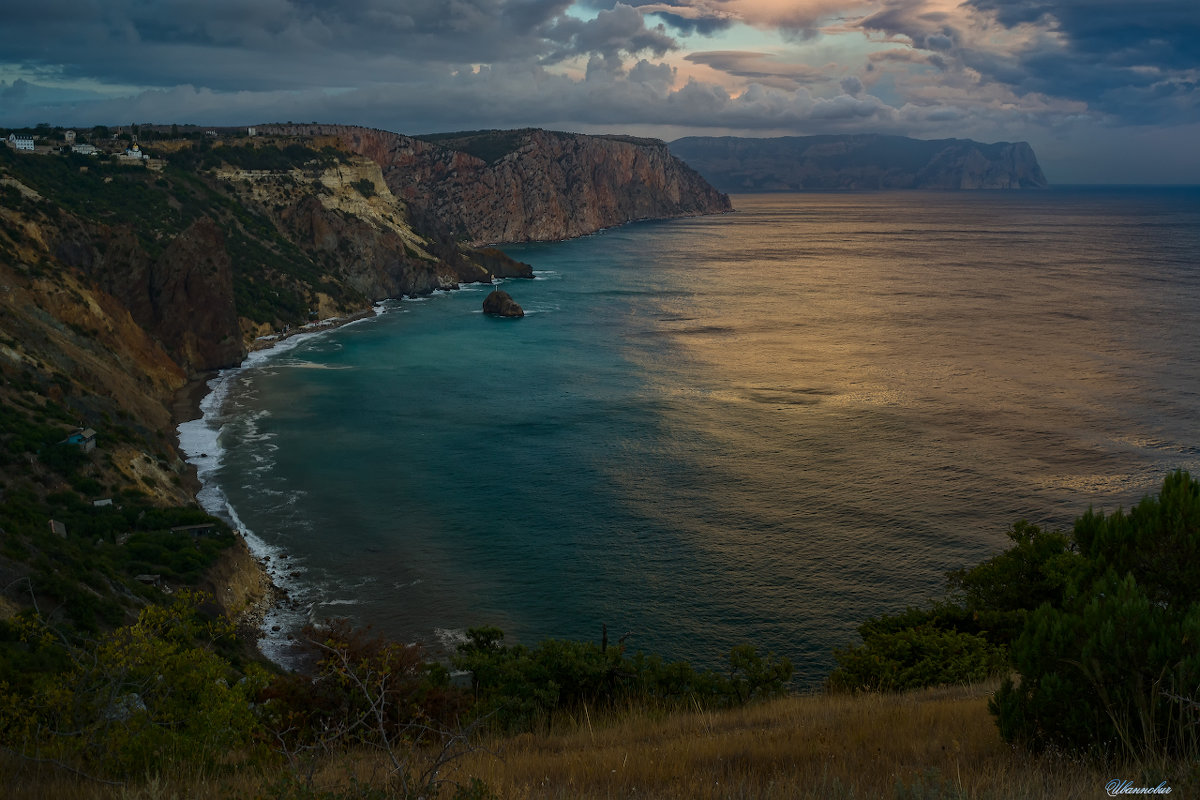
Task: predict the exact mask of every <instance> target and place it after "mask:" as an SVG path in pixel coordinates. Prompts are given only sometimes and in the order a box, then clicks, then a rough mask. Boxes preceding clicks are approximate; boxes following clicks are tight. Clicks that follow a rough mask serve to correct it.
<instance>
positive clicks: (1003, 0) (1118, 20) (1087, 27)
mask: <svg viewBox="0 0 1200 800" xmlns="http://www.w3.org/2000/svg"><path fill="white" fill-rule="evenodd" d="M970 5H972V6H974V7H975V8H978V9H980V10H981V11H990V12H993V13H994V14H995V15H996V19H997V20H998V21H999V22H1000V23H1001V24H1003V25H1006V26H1008V27H1013V26H1016V25H1019V24H1021V23H1040V24H1050V25H1053V27H1054V28H1055V29H1057V30H1058V31H1060V32H1061V33H1062V34H1063V35H1064V36H1065V37H1066V38H1067V40H1068V41H1069V42H1070V46H1071V50H1072V52H1074V53H1076V54H1078V55H1081V56H1087V57H1091V58H1098V59H1100V60H1101V61H1102V62H1103V63H1106V64H1113V65H1121V66H1129V67H1141V66H1147V65H1154V66H1157V67H1160V68H1164V69H1194V68H1196V67H1197V66H1200V5H1198V4H1197V3H1196V2H1195V0H1149V1H1148V2H1142V3H1129V2H1115V1H1114V0H1038V1H1036V2H1034V1H1033V0H970Z"/></svg>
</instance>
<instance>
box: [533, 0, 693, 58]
mask: <svg viewBox="0 0 1200 800" xmlns="http://www.w3.org/2000/svg"><path fill="white" fill-rule="evenodd" d="M544 33H545V36H546V38H547V39H549V40H551V41H554V42H556V43H557V44H558V45H559V49H557V50H555V51H554V52H552V53H549V54H547V55H546V56H545V57H544V58H543V59H542V60H543V62H544V63H555V62H557V61H562V60H563V59H566V58H570V57H572V56H576V55H586V54H589V53H597V54H600V55H602V56H607V57H610V58H611V57H615V56H616V55H617V54H619V53H628V54H629V55H636V54H638V53H644V52H649V53H652V54H654V55H657V56H662V55H663V54H664V53H667V52H668V51H671V50H677V49H678V48H679V44H678V43H677V42H676V41H675V40H674V39H672V38H671V37H670V36H668V35H667V34H666V32H665V31H664V30H663V29H662V27H661V26H660V27H659V28H657V29H648V28H646V22H645V19H644V18H643V17H642V15H641V14H640V13H638V12H637V11H636V10H635V9H634V8H633V7H631V6H627V5H625V4H624V3H617V4H616V5H615V6H613V8H612V9H611V10H608V11H601V12H600V13H599V14H597V15H596V17H595V18H594V19H591V20H586V21H585V20H580V19H578V18H576V17H572V16H565V15H564V16H560V17H558V18H556V19H555V21H554V23H553V24H552V25H550V26H548V27H546V28H545V29H544Z"/></svg>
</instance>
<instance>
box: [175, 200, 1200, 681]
mask: <svg viewBox="0 0 1200 800" xmlns="http://www.w3.org/2000/svg"><path fill="white" fill-rule="evenodd" d="M733 205H734V208H735V211H734V212H733V213H728V214H721V215H715V216H705V217H695V218H688V219H678V220H669V221H653V222H639V223H634V224H630V225H626V226H622V227H619V228H613V229H608V230H604V231H600V232H598V233H596V234H594V235H591V236H586V237H583V238H580V239H575V240H571V241H563V242H549V243H535V244H523V245H519V246H509V247H507V248H505V249H506V251H507V252H508V253H509V254H510V255H512V256H513V257H515V258H517V259H520V260H523V261H526V262H528V263H530V264H532V265H533V268H534V274H535V277H534V279H532V280H521V279H511V280H505V281H498V282H497V283H498V285H499V287H500V288H503V289H504V290H505V291H507V292H509V293H510V294H511V295H512V296H513V298H514V299H515V300H516V301H517V302H518V303H519V304H520V305H522V306H523V307H524V309H525V317H524V318H522V319H496V318H492V317H488V316H485V315H484V314H483V313H482V310H481V305H482V301H483V298H484V297H485V296H486V293H487V292H490V291H491V290H492V289H493V288H496V287H493V286H486V285H485V286H480V285H474V286H464V287H463V288H462V289H460V290H458V291H450V292H438V293H435V294H434V295H433V296H429V297H422V298H414V299H406V300H399V301H387V302H385V303H382V304H380V305H379V306H378V307H377V309H376V310H377V312H378V313H377V314H376V315H375V316H374V317H371V318H369V319H367V320H365V321H362V322H358V323H355V324H351V325H347V326H345V327H340V328H338V329H336V330H332V331H327V332H314V333H311V334H303V335H299V336H293V337H291V338H289V339H287V340H285V341H284V342H283V343H281V344H280V345H279V346H277V347H275V348H273V349H270V350H266V351H262V352H258V353H255V354H254V355H253V356H252V357H251V358H250V359H248V360H247V362H246V363H245V364H244V365H243V366H242V367H241V368H239V369H236V370H228V371H226V372H224V373H222V374H221V375H220V376H218V377H217V378H215V379H214V380H213V381H212V382H211V384H210V387H211V392H210V394H209V395H208V397H207V398H206V399H205V401H204V407H203V410H204V417H203V418H202V419H200V420H197V421H195V422H191V423H187V424H185V425H183V426H181V428H180V436H181V440H182V444H183V446H184V448H185V449H186V450H187V451H188V453H189V454H190V458H191V460H192V462H193V463H194V464H196V466H197V468H198V471H199V474H200V477H201V478H202V480H203V482H204V490H203V491H202V493H201V498H200V499H201V502H202V503H203V505H204V506H205V507H206V508H207V509H208V510H210V511H211V512H212V513H215V514H217V515H219V516H221V517H223V518H225V519H226V520H228V521H229V522H230V523H231V524H233V525H235V526H236V527H237V528H238V529H240V530H242V531H243V533H244V534H245V536H246V537H247V540H248V541H249V542H250V543H251V545H252V546H253V548H254V549H255V550H256V552H257V553H258V554H259V555H260V556H262V557H265V558H267V559H269V561H268V563H269V565H270V567H269V568H270V570H271V572H272V574H273V576H274V578H275V580H276V582H277V583H278V584H279V585H280V586H282V587H283V588H285V589H286V591H287V592H288V597H289V599H288V600H287V601H286V602H285V603H283V604H281V605H280V606H279V607H278V608H277V609H276V610H275V611H274V612H272V613H271V615H269V617H268V619H267V621H266V623H265V625H264V634H265V636H264V639H263V640H262V647H263V649H264V651H265V652H266V653H267V654H268V655H269V656H271V657H272V658H274V659H275V660H277V661H279V662H280V663H283V664H285V665H286V664H288V663H289V659H294V658H295V653H294V649H293V648H294V637H295V636H296V635H298V633H297V632H298V630H299V629H300V628H301V627H302V626H303V625H304V624H306V623H308V622H311V621H320V620H323V619H330V618H347V619H350V620H351V621H353V622H354V623H356V624H360V625H364V626H370V627H371V628H372V629H373V630H374V631H376V632H378V633H380V634H383V635H386V636H389V637H393V638H396V639H399V640H402V641H407V642H419V643H422V644H423V645H425V647H426V648H427V650H428V652H429V653H430V655H431V657H436V658H446V657H447V655H448V654H449V653H451V652H452V651H453V648H454V647H455V645H456V643H458V642H460V641H461V640H462V638H463V635H464V632H465V631H466V630H467V629H468V628H471V627H475V626H484V625H492V626H497V627H499V628H501V629H502V630H503V631H504V632H505V634H506V642H508V643H510V644H512V643H521V644H526V645H530V646H533V645H536V644H537V643H538V642H540V641H542V640H544V639H550V638H571V639H585V640H591V641H597V642H598V641H600V639H601V636H602V630H604V629H606V630H607V632H608V637H609V641H610V642H612V643H615V642H616V641H618V639H621V640H622V641H623V644H624V646H625V647H626V649H627V651H629V652H633V651H636V650H642V651H645V652H647V653H658V654H661V655H662V656H664V657H665V658H668V659H686V660H688V661H691V662H692V663H694V664H696V665H698V666H702V667H719V666H720V665H721V663H722V662H723V660H724V659H725V657H726V656H727V654H728V653H729V650H730V649H731V648H732V647H734V646H736V645H739V644H745V643H748V644H752V645H754V646H756V647H758V648H759V650H760V651H761V652H766V651H771V652H773V653H775V654H777V655H780V656H786V657H788V658H789V659H791V661H792V662H793V664H794V666H795V669H796V683H797V685H798V686H801V687H806V686H814V687H815V686H818V685H820V682H821V680H822V678H823V677H824V676H825V675H826V674H827V673H828V671H829V670H830V669H831V668H832V666H833V665H834V656H833V651H834V650H835V649H837V648H842V647H847V646H850V645H853V644H854V643H856V642H857V641H858V638H857V633H856V628H857V626H858V625H859V624H860V623H861V622H862V621H864V620H865V619H867V618H868V617H871V616H873V615H878V614H883V613H890V612H896V611H899V610H902V609H904V608H905V607H907V606H912V605H922V604H924V603H926V602H928V601H930V600H932V599H936V598H938V597H940V596H942V593H943V591H944V590H945V579H946V573H947V572H948V571H951V570H956V569H959V568H963V567H969V566H972V565H974V564H977V563H979V562H980V561H981V560H983V559H985V558H987V557H989V556H991V555H994V554H996V553H998V552H1000V551H1001V550H1002V549H1004V548H1005V546H1006V544H1007V541H1008V540H1007V538H1006V532H1007V531H1008V530H1009V528H1010V526H1011V525H1012V523H1014V522H1015V521H1017V520H1022V519H1023V520H1028V521H1030V522H1032V523H1035V524H1038V525H1041V526H1044V527H1047V528H1050V529H1062V530H1069V529H1070V527H1071V525H1072V521H1073V520H1074V518H1075V517H1076V516H1078V515H1079V514H1081V513H1083V512H1084V511H1086V510H1087V509H1088V508H1096V509H1100V510H1104V511H1106V512H1111V511H1114V510H1116V509H1118V508H1121V507H1125V508H1128V507H1130V506H1131V505H1132V504H1134V503H1136V502H1137V501H1138V500H1139V499H1140V498H1141V497H1143V496H1144V495H1146V494H1152V493H1154V492H1156V491H1157V489H1158V487H1159V486H1160V485H1161V482H1162V480H1163V478H1164V477H1165V476H1166V475H1167V474H1168V473H1169V472H1170V471H1172V470H1176V469H1185V470H1189V471H1191V472H1192V474H1194V475H1200V413H1198V412H1200V335H1198V334H1200V189H1198V188H1194V187H1193V188H1187V187H1183V188H1179V187H1174V188H1173V187H1165V188H1164V187H1158V188H1155V187H1137V188H1130V187H1055V188H1052V189H1049V190H1045V191H1021V192H946V193H939V192H919V193H918V192H845V193H810V194H773V195H744V196H734V197H733Z"/></svg>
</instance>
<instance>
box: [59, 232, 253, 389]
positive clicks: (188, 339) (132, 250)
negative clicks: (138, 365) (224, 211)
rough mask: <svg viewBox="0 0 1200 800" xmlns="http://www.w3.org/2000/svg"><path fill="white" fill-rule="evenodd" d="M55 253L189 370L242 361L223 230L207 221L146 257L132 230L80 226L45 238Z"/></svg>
mask: <svg viewBox="0 0 1200 800" xmlns="http://www.w3.org/2000/svg"><path fill="white" fill-rule="evenodd" d="M49 235H50V236H52V237H56V238H57V242H56V243H55V247H54V250H55V254H56V255H57V257H58V259H59V260H60V261H61V262H63V263H64V264H67V265H68V266H72V267H77V268H79V269H80V270H81V271H82V272H83V273H84V274H85V275H87V276H88V277H89V278H91V279H92V280H94V281H95V282H96V284H97V285H98V287H99V288H100V289H102V290H103V291H104V292H106V293H108V294H110V295H112V296H113V297H115V298H116V299H117V300H118V301H119V302H120V303H121V305H122V306H124V307H125V308H126V309H128V312H129V314H130V316H131V317H132V318H133V320H134V321H135V322H136V323H137V324H138V325H139V326H141V327H142V328H143V329H144V330H146V331H147V332H149V333H151V334H152V335H153V336H155V337H156V338H157V339H158V340H159V341H160V342H161V343H162V345H163V347H164V348H165V349H166V350H167V352H168V353H170V354H171V356H172V357H173V358H174V359H175V360H176V362H178V363H179V364H181V365H183V366H184V367H186V368H188V369H189V370H191V371H205V370H210V369H218V368H221V367H229V366H234V365H236V364H238V363H239V362H240V361H241V360H242V358H244V357H245V355H246V351H245V348H244V347H243V345H242V337H241V331H240V328H239V325H238V315H237V310H236V307H235V304H234V294H233V271H232V265H231V262H230V258H229V254H228V252H227V250H226V247H225V237H224V234H223V233H222V231H221V229H220V228H218V227H217V225H216V224H215V223H214V222H213V221H212V220H211V219H208V218H201V219H199V220H197V221H195V222H194V223H192V224H191V225H190V226H189V227H188V228H187V229H185V230H184V231H183V232H182V233H180V234H179V235H178V236H176V237H175V238H174V239H172V240H171V241H170V242H168V243H167V245H166V247H165V248H164V249H163V251H162V252H161V254H159V255H158V257H154V256H153V255H151V254H150V253H149V252H148V251H147V250H146V248H145V246H144V244H143V243H142V242H141V241H140V240H139V238H138V235H137V233H136V232H135V231H134V230H133V228H132V227H129V226H120V227H117V228H115V229H113V228H107V227H105V226H91V227H89V226H87V225H85V224H80V223H78V222H77V221H74V222H71V224H67V225H64V226H63V227H62V228H59V229H55V230H53V231H51V232H50V234H49Z"/></svg>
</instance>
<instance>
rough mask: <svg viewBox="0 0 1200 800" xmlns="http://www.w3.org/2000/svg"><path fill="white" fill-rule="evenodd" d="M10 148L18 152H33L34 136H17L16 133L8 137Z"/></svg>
mask: <svg viewBox="0 0 1200 800" xmlns="http://www.w3.org/2000/svg"><path fill="white" fill-rule="evenodd" d="M8 146H9V147H12V148H14V149H16V150H28V151H29V152H31V153H32V152H33V137H32V136H17V135H16V134H15V133H10V134H9V135H8Z"/></svg>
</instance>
